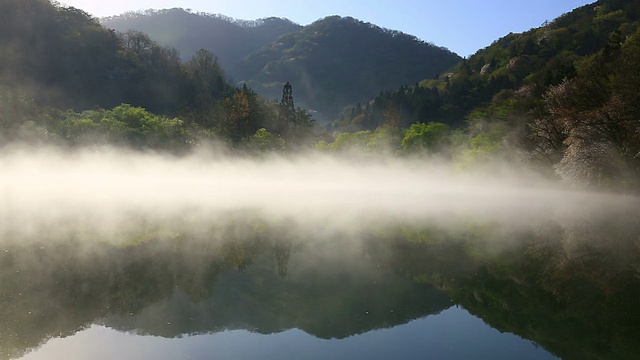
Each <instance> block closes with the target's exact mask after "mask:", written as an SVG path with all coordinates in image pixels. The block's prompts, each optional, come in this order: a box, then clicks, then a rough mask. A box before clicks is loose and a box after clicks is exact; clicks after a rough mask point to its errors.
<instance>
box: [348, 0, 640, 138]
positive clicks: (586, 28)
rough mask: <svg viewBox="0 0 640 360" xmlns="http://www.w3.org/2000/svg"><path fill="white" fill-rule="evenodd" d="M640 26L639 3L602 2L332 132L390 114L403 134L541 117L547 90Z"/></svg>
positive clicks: (378, 121) (400, 92) (393, 96)
mask: <svg viewBox="0 0 640 360" xmlns="http://www.w3.org/2000/svg"><path fill="white" fill-rule="evenodd" d="M639 19H640V5H639V3H638V2H637V1H621V0H600V1H597V2H595V3H593V4H589V5H585V6H582V7H579V8H577V9H575V10H574V11H571V12H569V13H567V14H564V15H562V16H560V17H558V18H557V19H555V20H553V21H551V22H548V23H546V24H544V25H543V26H541V27H539V28H535V29H531V30H529V31H526V32H524V33H520V34H515V33H509V34H507V35H505V36H504V37H502V38H500V39H497V40H496V41H494V42H493V43H492V44H491V45H489V46H487V47H486V48H483V49H480V50H478V51H477V52H476V53H475V54H474V55H472V56H470V57H469V58H468V59H465V60H463V61H461V62H459V63H458V64H457V65H456V66H453V67H452V68H451V69H449V70H448V71H445V72H443V73H442V74H441V76H439V77H438V78H435V79H434V78H429V77H425V78H424V80H423V81H421V82H420V84H419V86H416V87H400V88H395V90H392V91H385V92H384V93H382V94H380V95H379V96H377V97H376V98H373V99H371V100H370V101H368V102H367V103H369V105H370V106H369V107H368V110H369V111H368V112H365V111H364V110H362V111H355V110H354V111H353V112H345V114H344V115H346V116H345V117H344V119H343V120H342V121H340V123H337V124H338V125H337V126H336V129H338V130H339V131H347V130H348V131H357V130H364V129H369V130H373V129H375V128H376V127H378V126H381V125H383V124H384V123H386V122H388V121H389V119H387V116H385V112H387V113H388V112H389V111H390V109H391V110H393V112H394V113H396V114H398V115H399V117H400V118H401V119H400V121H399V123H400V125H401V126H403V127H408V126H409V125H410V124H412V123H415V122H417V121H418V122H427V121H439V122H444V123H447V124H450V125H454V126H459V125H462V124H463V123H464V121H465V120H468V119H472V118H492V119H501V118H504V117H505V115H507V114H511V115H514V114H515V113H518V116H519V117H522V116H521V115H527V116H529V115H531V114H532V113H533V112H535V111H539V110H540V109H539V106H540V104H541V103H542V102H541V100H542V98H543V95H544V94H545V93H546V92H547V91H548V90H549V88H550V87H551V86H556V85H558V84H560V83H562V82H563V81H564V80H565V79H572V78H573V77H575V76H576V75H577V74H578V72H579V69H580V67H581V66H582V64H583V63H584V62H585V60H586V59H588V58H589V57H591V56H593V55H595V54H597V53H598V52H603V51H604V52H610V51H611V50H612V49H616V48H619V47H620V45H621V44H622V43H623V42H624V41H625V40H626V39H628V38H629V37H630V36H632V35H633V34H634V33H635V32H636V31H638V29H639V28H640V22H639ZM356 107H357V104H356V103H355V102H354V103H353V108H354V109H355V108H356ZM362 108H364V104H362ZM349 110H350V109H349Z"/></svg>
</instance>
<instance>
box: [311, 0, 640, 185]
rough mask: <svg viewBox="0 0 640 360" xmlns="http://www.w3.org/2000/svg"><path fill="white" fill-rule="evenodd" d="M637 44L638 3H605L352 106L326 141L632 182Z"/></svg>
mask: <svg viewBox="0 0 640 360" xmlns="http://www.w3.org/2000/svg"><path fill="white" fill-rule="evenodd" d="M639 42H640V3H639V2H638V1H621V0H600V1H597V2H595V3H593V4H589V5H585V6H582V7H580V8H577V9H575V10H574V11H572V12H570V13H567V14H564V15H562V16H560V17H559V18H557V19H555V20H554V21H552V22H550V23H545V24H543V26H541V27H539V28H534V29H531V30H529V31H527V32H524V33H521V34H513V33H511V34H508V35H506V36H504V37H503V38H501V39H498V40H496V41H495V42H494V43H493V44H491V45H490V46H488V47H486V48H484V49H481V50H479V51H478V52H476V54H474V55H472V56H471V57H469V58H468V59H464V60H463V61H461V62H460V63H459V64H457V65H456V66H455V67H453V68H452V69H451V70H450V71H447V72H444V73H443V74H441V75H440V76H439V77H437V78H435V79H426V80H423V81H422V82H420V83H419V84H416V85H415V86H402V87H400V88H399V90H396V91H385V92H383V93H381V94H380V95H379V96H378V97H376V98H374V99H372V100H371V101H368V102H365V103H362V104H356V105H354V106H352V107H351V108H350V109H348V110H347V111H345V112H343V113H342V114H341V116H340V118H339V119H337V120H336V121H335V122H333V124H332V126H330V127H329V131H332V132H334V134H336V133H341V132H342V134H339V135H336V136H335V142H334V143H331V144H324V145H323V146H324V147H327V148H329V149H334V150H335V149H345V148H350V147H352V146H356V147H357V146H360V145H354V144H366V146H367V148H368V149H369V150H368V151H377V150H376V149H380V148H389V147H391V148H396V149H400V151H405V150H410V151H415V150H419V151H422V152H426V153H430V154H441V155H444V156H445V157H448V158H453V161H454V162H456V163H459V164H461V165H463V166H466V165H468V164H478V163H480V164H483V163H486V162H492V161H493V162H495V161H496V159H502V160H507V161H508V162H510V163H511V164H514V163H525V164H529V165H533V164H534V165H535V166H536V167H540V169H545V170H543V171H545V172H548V173H549V174H552V176H558V177H559V178H561V179H562V180H564V181H565V182H567V183H568V184H570V185H572V186H576V187H585V186H587V187H598V188H608V189H611V188H616V187H620V186H622V187H623V188H626V189H627V190H629V191H637V189H639V188H640V136H639V134H640V124H639V123H638V119H639V118H640V109H638V103H639V101H638V96H637V94H638V87H637V84H638V83H640V75H639V73H638V69H639V68H640V60H639V59H640V45H639ZM427 123H430V124H427ZM407 128H409V129H408V130H406V132H403V131H399V132H398V131H395V130H393V131H389V130H390V129H407ZM456 128H459V129H460V131H451V130H452V129H453V130H455V129H456ZM380 144H384V146H381V145H380ZM443 144H444V145H443ZM630 189H636V190H630Z"/></svg>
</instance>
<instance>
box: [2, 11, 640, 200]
mask: <svg viewBox="0 0 640 360" xmlns="http://www.w3.org/2000/svg"><path fill="white" fill-rule="evenodd" d="M0 14H1V15H0V20H1V21H0V47H1V48H2V52H0V127H1V128H2V131H1V133H0V141H1V142H2V143H3V144H7V143H11V142H15V141H23V142H28V143H54V144H64V145H68V146H94V145H105V144H117V145H120V146H127V147H133V148H136V149H154V150H163V151H169V152H177V153H181V152H186V151H189V150H191V149H193V148H194V147H198V146H202V145H203V144H207V143H209V142H212V141H217V142H224V143H226V144H227V145H228V146H229V148H230V149H234V151H240V152H249V153H253V154H258V153H262V152H264V151H278V152H292V151H298V150H299V149H301V148H307V149H313V148H315V149H317V150H319V151H324V152H331V153H334V152H339V153H345V152H346V153H350V154H351V155H355V154H357V155H358V156H360V157H362V156H365V157H367V156H379V155H390V156H398V157H414V156H419V157H426V158H438V159H440V160H443V161H447V162H450V163H452V164H454V166H456V167H459V168H462V169H471V168H475V167H477V166H478V165H481V166H487V165H490V166H491V165H496V164H502V163H503V162H504V161H505V160H506V161H508V162H510V163H511V164H522V165H525V166H531V165H533V166H535V167H537V168H538V169H539V170H540V172H542V173H545V174H548V176H550V177H556V178H558V179H562V180H563V181H565V182H566V183H568V184H570V185H572V186H576V187H595V188H601V189H612V188H616V189H622V190H623V191H626V192H636V191H637V190H638V189H639V188H640V180H639V179H640V139H639V137H640V124H639V122H638V118H639V116H640V109H639V108H638V100H637V97H638V94H637V84H638V80H640V73H639V72H638V59H639V58H640V30H639V29H640V27H639V22H638V21H639V17H640V4H638V3H637V2H628V1H619V0H601V1H598V2H596V3H594V4H590V5H586V6H583V7H581V8H578V9H576V10H574V11H573V12H571V13H568V14H565V15H563V16H561V17H559V18H557V19H555V20H554V21H552V22H549V23H546V24H544V25H543V26H541V27H539V28H535V29H531V30H530V31H527V32H525V33H522V34H508V35H506V36H505V37H503V38H501V39H498V40H496V41H495V42H494V43H493V44H492V45H490V46H488V47H486V48H484V49H481V50H479V51H478V52H477V53H476V54H474V55H472V56H470V57H469V58H467V59H462V60H461V61H459V62H458V63H457V65H454V63H455V61H454V62H452V60H456V59H457V57H456V56H455V54H452V53H450V52H448V51H446V49H442V48H438V47H435V46H433V45H431V44H428V43H424V42H422V41H420V40H418V39H416V38H414V37H411V36H409V35H406V34H402V33H399V32H394V31H391V30H386V29H381V28H378V27H376V26H374V25H372V24H367V23H363V22H360V21H358V20H355V19H351V18H340V17H328V18H324V19H321V20H318V21H317V22H315V23H313V24H311V25H309V26H307V27H304V28H299V27H298V26H295V25H292V24H290V23H287V22H286V21H281V20H276V19H271V20H269V19H266V20H263V21H259V22H255V23H236V24H235V25H233V26H235V27H236V28H237V29H245V30H246V31H249V29H254V28H256V27H258V28H259V27H263V26H266V27H269V29H271V30H269V31H266V32H265V33H268V35H269V36H273V37H277V36H279V38H278V39H277V42H274V43H272V44H271V45H269V46H267V47H264V48H263V49H262V50H259V51H254V52H252V53H250V54H248V55H247V56H245V57H244V60H242V64H243V67H244V70H243V71H245V72H246V73H251V72H255V71H258V70H259V71H261V72H260V74H259V75H257V78H256V79H257V80H256V81H249V82H246V83H244V84H242V83H241V84H240V85H234V84H231V83H230V82H229V76H228V73H226V72H225V69H224V67H223V66H222V65H221V62H220V61H219V59H218V57H217V55H216V54H215V53H213V52H211V51H209V50H205V49H200V50H197V51H195V52H194V53H193V54H192V55H190V57H188V58H184V57H185V54H183V55H182V56H181V55H180V53H179V52H178V51H177V50H175V49H173V48H170V47H166V46H163V45H160V44H159V43H158V42H156V41H155V40H153V39H152V38H151V37H150V36H149V35H147V34H145V33H142V32H138V31H135V30H129V31H126V32H116V31H114V30H110V29H108V28H107V27H105V26H103V25H101V24H100V23H99V21H98V20H97V19H95V18H92V17H91V16H90V15H89V14H87V13H85V12H83V11H82V10H79V9H76V8H72V7H66V6H62V5H60V4H58V3H52V2H50V1H48V0H21V1H18V0H7V1H3V2H2V3H1V4H0ZM151 15H154V16H155V15H157V16H160V15H162V16H169V15H171V16H177V15H185V16H186V15H189V16H196V15H194V14H189V13H186V12H184V11H182V10H170V11H166V12H162V11H161V12H157V13H152V14H151ZM145 16H146V15H144V16H142V15H140V16H139V15H136V14H133V15H130V16H129V17H131V18H132V19H134V20H136V19H137V20H140V19H146V17H145ZM209 17H210V18H212V19H213V20H220V21H226V22H227V23H228V24H233V22H229V21H230V20H229V19H224V18H220V17H218V18H216V17H212V16H209ZM287 24H288V25H287ZM296 29H297V30H296ZM290 30H295V31H292V32H289V31H290ZM287 32H288V33H287ZM265 36H266V35H265ZM362 39H365V40H362ZM262 41H263V42H266V41H267V40H265V38H263V40H262ZM371 42H373V43H375V44H376V46H377V47H376V51H377V52H378V56H376V57H374V56H373V54H372V53H371V52H370V46H369V45H370V44H369V43H371ZM346 45H349V46H346ZM252 46H255V47H258V46H260V44H257V43H254V44H253V45H252ZM339 47H342V48H345V47H346V48H348V49H346V50H344V51H334V49H336V48H339ZM242 51H244V52H249V51H252V50H248V49H245V50H242ZM285 54H287V55H286V56H285ZM292 54H294V55H295V56H293V55H292ZM443 54H444V55H446V56H444V57H443V56H442V55H443ZM447 54H448V55H447ZM292 56H293V57H292ZM411 58H419V59H432V61H431V62H424V61H422V62H421V63H422V64H423V65H424V67H423V68H419V67H417V66H411V65H410V63H403V62H402V61H404V60H402V59H411ZM291 59H294V60H295V61H289V60H291ZM354 59H356V60H357V61H355V62H354ZM365 60H366V61H365ZM320 63H322V64H328V65H327V66H319V65H318V64H320ZM295 64H297V65H295ZM354 64H368V65H367V66H360V65H358V66H356V65H354ZM390 64H396V65H397V64H401V65H402V67H403V69H405V70H404V71H399V70H398V71H396V70H394V68H393V67H390V66H391V65H390ZM294 65H295V66H294ZM447 68H448V70H447ZM251 69H254V70H255V71H254V70H251ZM265 69H267V70H268V71H267V72H265ZM338 70H339V71H338ZM234 71H235V70H234ZM313 71H317V72H318V73H317V74H315V75H314V76H316V77H317V78H318V79H321V80H319V81H321V82H325V83H322V85H318V86H317V88H315V89H309V88H308V87H307V85H306V84H305V82H304V81H303V80H302V79H301V78H300V76H301V75H302V74H309V73H312V72H313ZM336 71H337V72H336ZM420 74H423V75H420ZM380 76H382V77H387V78H386V79H381V78H380ZM290 78H291V79H290ZM336 78H339V79H342V80H341V81H337V80H336ZM354 79H359V80H358V81H356V80H354ZM407 79H410V80H407ZM289 80H291V82H290V83H289V82H288V81H289ZM363 81H364V82H363ZM365 83H366V84H365ZM389 83H396V84H403V83H404V84H406V85H402V86H400V87H399V88H398V90H394V91H391V90H389V89H390V88H387V89H382V91H380V92H379V95H378V96H377V97H375V98H372V99H371V100H369V101H366V100H365V101H361V102H360V103H356V102H355V99H356V98H357V96H360V95H357V96H355V95H354V96H349V95H346V94H355V93H358V94H362V93H360V92H358V87H364V88H367V89H372V88H380V86H382V85H381V84H389ZM265 84H270V85H269V87H270V88H271V90H270V91H272V93H273V94H276V93H277V99H275V100H265V99H264V98H263V97H261V96H259V95H258V94H257V92H258V90H254V89H253V88H252V86H254V85H255V86H256V87H257V88H260V89H261V90H264V88H263V86H264V85H265ZM316 84H320V83H316ZM410 84H413V85H410ZM327 86H328V87H331V88H333V89H336V90H335V91H326V90H323V89H325V87H327ZM396 86H398V85H396ZM312 90H313V93H314V94H316V95H317V96H316V95H313V96H311V92H310V91H312ZM309 96H311V97H314V99H315V100H314V101H317V104H324V105H323V106H325V105H326V106H329V107H331V106H333V108H334V109H341V108H342V105H343V104H345V103H348V102H353V104H354V105H351V106H348V107H346V108H345V110H343V111H342V112H341V113H340V114H339V115H336V119H335V120H334V121H331V122H328V123H327V122H322V123H318V122H317V121H314V119H313V117H312V114H313V112H311V111H309V110H305V109H303V108H301V107H299V106H296V105H300V104H301V103H304V102H303V101H299V97H306V98H307V99H309ZM306 105H309V103H307V104H306Z"/></svg>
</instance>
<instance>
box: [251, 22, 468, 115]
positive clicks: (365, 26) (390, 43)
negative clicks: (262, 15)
mask: <svg viewBox="0 0 640 360" xmlns="http://www.w3.org/2000/svg"><path fill="white" fill-rule="evenodd" d="M459 60H460V57H459V56H458V55H456V54H454V53H452V52H451V51H449V50H447V49H445V48H442V47H437V46H435V45H433V44H429V43H426V42H424V41H421V40H419V39H417V38H416V37H414V36H410V35H407V34H404V33H401V32H397V31H392V30H387V29H383V28H380V27H378V26H375V25H373V24H370V23H365V22H362V21H359V20H356V19H353V18H350V17H347V18H341V17H339V16H331V17H327V18H324V19H321V20H318V21H316V22H314V23H313V24H311V25H308V26H306V27H305V28H304V29H302V30H300V31H298V32H295V33H290V34H287V35H284V36H282V37H280V39H278V41H277V42H275V43H273V44H272V45H271V46H270V47H267V48H265V49H263V50H261V51H259V52H256V53H254V54H251V55H250V56H248V57H247V58H245V59H244V60H243V65H244V69H245V70H246V75H245V78H243V80H246V81H247V82H248V83H249V84H250V85H251V86H252V87H254V88H255V89H256V91H258V92H259V93H262V94H263V95H264V96H266V97H268V98H273V97H276V96H277V95H278V94H277V92H276V90H277V89H278V88H279V87H280V86H279V84H280V83H281V82H284V81H289V82H291V83H292V84H294V86H295V85H297V87H296V97H297V98H298V99H299V100H300V101H299V102H300V103H301V104H302V105H303V106H305V107H308V108H312V109H315V110H318V111H319V112H321V113H322V115H324V116H325V117H330V116H334V115H336V114H337V113H338V112H339V111H340V110H341V109H342V108H343V107H344V106H345V105H347V104H349V103H352V102H355V101H362V100H364V99H366V98H368V97H371V96H374V95H375V94H377V93H379V92H380V91H382V90H385V89H390V88H397V87H398V86H400V85H402V84H412V83H414V82H416V81H417V80H419V79H423V78H426V77H433V76H434V75H436V74H438V73H440V72H441V71H444V70H445V69H447V68H450V67H451V66H453V65H454V64H456V63H457V62H458V61H459Z"/></svg>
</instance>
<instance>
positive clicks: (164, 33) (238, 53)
mask: <svg viewBox="0 0 640 360" xmlns="http://www.w3.org/2000/svg"><path fill="white" fill-rule="evenodd" d="M100 22H101V23H102V24H103V25H104V26H106V27H108V28H111V29H114V30H116V31H118V32H123V33H124V32H127V31H129V30H135V31H140V32H143V33H145V34H148V35H149V36H150V37H151V38H152V39H153V40H154V41H156V42H158V44H161V45H163V46H168V47H171V48H174V49H176V50H178V51H179V53H180V56H181V57H182V59H183V60H188V59H189V58H191V56H193V55H194V54H195V53H196V52H197V51H198V50H200V49H207V50H209V51H211V52H212V53H214V54H215V55H216V56H217V57H218V60H219V61H220V65H221V66H222V67H223V68H224V69H225V71H226V72H227V74H228V76H229V77H231V78H232V79H237V78H238V76H239V75H240V73H241V72H242V69H241V68H240V67H239V62H240V59H242V58H244V57H245V56H247V55H249V54H250V53H252V52H254V51H257V50H260V49H261V48H263V47H265V46H267V45H269V44H271V43H272V42H273V41H275V40H276V39H277V38H278V37H280V36H281V35H284V34H286V33H289V32H293V31H297V30H299V29H301V28H302V26H300V25H297V24H295V23H293V22H291V21H290V20H287V19H281V18H276V17H271V18H266V19H259V20H255V21H242V20H235V19H232V18H229V17H225V16H224V15H212V14H206V13H193V12H190V11H188V10H184V9H179V8H173V9H166V10H147V11H145V12H130V13H125V14H122V15H119V16H111V17H108V18H104V19H100Z"/></svg>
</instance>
